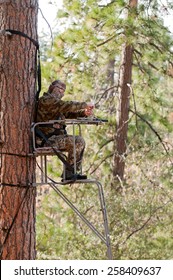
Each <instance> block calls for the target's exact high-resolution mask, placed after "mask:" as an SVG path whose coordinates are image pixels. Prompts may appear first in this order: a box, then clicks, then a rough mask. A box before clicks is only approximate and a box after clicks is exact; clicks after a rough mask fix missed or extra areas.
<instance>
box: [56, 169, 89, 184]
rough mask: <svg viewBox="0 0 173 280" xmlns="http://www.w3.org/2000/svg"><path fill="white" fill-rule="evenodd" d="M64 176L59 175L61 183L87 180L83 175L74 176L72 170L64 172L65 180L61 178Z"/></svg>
mask: <svg viewBox="0 0 173 280" xmlns="http://www.w3.org/2000/svg"><path fill="white" fill-rule="evenodd" d="M63 175H64V174H62V175H61V178H62V180H61V181H62V182H64V181H76V180H86V179H87V176H86V175H84V174H78V173H76V174H74V171H72V170H68V169H66V170H65V178H64V176H63Z"/></svg>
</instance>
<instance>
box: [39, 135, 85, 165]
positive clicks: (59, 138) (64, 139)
mask: <svg viewBox="0 0 173 280" xmlns="http://www.w3.org/2000/svg"><path fill="white" fill-rule="evenodd" d="M74 137H75V147H76V166H77V169H80V165H81V162H82V157H83V152H84V149H85V141H84V139H83V138H82V137H81V136H74ZM49 142H50V144H51V145H52V146H53V147H55V148H58V150H60V151H63V152H67V153H68V156H67V162H68V163H69V164H70V165H74V138H73V136H72V135H53V136H51V137H50V138H49ZM44 146H49V145H48V144H45V145H44Z"/></svg>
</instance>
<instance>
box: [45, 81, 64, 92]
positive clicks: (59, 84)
mask: <svg viewBox="0 0 173 280" xmlns="http://www.w3.org/2000/svg"><path fill="white" fill-rule="evenodd" d="M55 87H57V88H60V89H63V90H64V91H65V89H66V85H65V84H64V83H63V82H61V81H60V80H55V81H54V82H52V83H51V84H50V86H49V89H48V91H49V92H50V93H51V92H52V91H53V89H54V88H55Z"/></svg>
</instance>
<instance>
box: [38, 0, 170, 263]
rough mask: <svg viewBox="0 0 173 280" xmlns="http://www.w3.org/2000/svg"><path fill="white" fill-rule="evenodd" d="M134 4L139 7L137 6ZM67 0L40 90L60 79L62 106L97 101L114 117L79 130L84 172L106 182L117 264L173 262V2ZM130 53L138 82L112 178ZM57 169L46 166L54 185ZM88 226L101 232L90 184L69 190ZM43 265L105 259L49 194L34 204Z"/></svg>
mask: <svg viewBox="0 0 173 280" xmlns="http://www.w3.org/2000/svg"><path fill="white" fill-rule="evenodd" d="M131 2H133V1H131ZM134 2H135V3H136V6H135V7H133V8H130V6H129V1H123V0H117V1H113V0H112V1H94V0H86V1H82V0H72V1H68V0H64V1H63V6H62V9H60V10H58V12H57V24H56V28H55V30H54V31H53V41H52V39H51V38H50V40H48V39H47V38H48V34H44V33H43V32H41V33H40V34H39V35H40V44H41V51H42V53H41V54H42V56H41V58H42V83H43V91H42V92H44V91H46V90H47V87H48V85H49V83H50V82H51V81H53V80H54V79H57V78H60V79H61V80H63V81H66V83H67V90H66V95H65V97H64V99H66V100H79V101H83V100H85V101H88V102H94V104H95V106H96V109H95V115H96V116H98V117H101V118H104V119H108V123H107V124H105V125H102V126H99V127H92V126H90V127H87V126H86V127H83V129H82V132H83V136H84V138H85V140H86V144H87V148H86V152H85V157H84V165H83V170H84V172H87V173H88V176H89V177H92V178H95V179H97V180H99V181H101V183H102V184H103V187H104V192H105V197H106V205H107V211H108V218H109V227H110V233H111V243H112V251H113V258H114V259H172V258H173V227H172V220H173V203H172V202H173V199H172V197H173V196H172V194H173V188H172V183H173V177H172V175H173V167H172V153H173V141H172V135H173V129H172V125H173V110H172V102H171V100H172V96H173V90H172V86H173V81H172V77H173V63H172V58H173V49H172V45H173V36H172V33H171V32H170V30H169V29H168V28H167V27H165V26H164V20H163V18H164V17H166V15H168V14H169V13H170V12H172V10H173V4H172V3H171V1H166V2H164V4H163V1H155V0H153V1H149V0H145V1H142V0H141V1H134ZM125 46H131V49H132V52H133V59H132V65H131V66H129V67H131V70H132V79H131V83H129V84H128V90H129V95H128V98H129V108H127V109H128V113H129V114H128V121H127V122H126V123H127V124H128V125H127V137H126V136H125V140H124V141H125V153H124V154H122V155H121V159H122V160H123V162H124V164H125V169H124V170H123V175H122V176H119V175H118V174H117V173H116V163H117V161H116V158H117V135H118V129H117V127H118V121H119V115H120V107H119V106H120V99H121V90H120V85H121V83H120V79H121V75H122V73H121V70H122V65H123V64H122V57H124V50H125ZM61 171H62V170H61V165H60V164H59V161H58V160H57V159H56V157H55V158H53V160H52V158H51V159H50V162H49V174H50V176H51V177H52V178H54V179H57V176H60V174H61ZM65 192H66V194H67V195H68V196H69V197H70V199H71V201H73V202H74V203H75V204H76V205H77V206H78V207H79V209H80V210H81V211H82V212H83V213H85V215H86V216H87V218H88V219H89V220H90V221H91V222H93V223H94V224H96V225H97V227H98V229H99V230H100V231H102V230H103V228H102V217H101V213H100V210H99V201H98V199H97V194H96V191H95V188H93V186H88V185H87V186H85V187H84V186H79V185H73V186H70V187H65ZM37 258H38V259H105V258H106V248H105V245H104V244H102V243H101V241H100V240H98V239H97V237H96V236H94V235H93V234H92V233H91V232H90V230H89V229H88V228H87V227H86V226H85V225H84V224H83V222H82V221H80V220H79V219H78V218H77V217H76V216H75V214H74V213H73V212H72V210H70V209H69V208H68V206H66V205H65V204H64V203H63V202H62V201H61V200H60V198H59V197H58V196H57V195H56V194H55V193H54V192H53V191H52V190H51V189H45V188H40V189H39V190H38V196H37Z"/></svg>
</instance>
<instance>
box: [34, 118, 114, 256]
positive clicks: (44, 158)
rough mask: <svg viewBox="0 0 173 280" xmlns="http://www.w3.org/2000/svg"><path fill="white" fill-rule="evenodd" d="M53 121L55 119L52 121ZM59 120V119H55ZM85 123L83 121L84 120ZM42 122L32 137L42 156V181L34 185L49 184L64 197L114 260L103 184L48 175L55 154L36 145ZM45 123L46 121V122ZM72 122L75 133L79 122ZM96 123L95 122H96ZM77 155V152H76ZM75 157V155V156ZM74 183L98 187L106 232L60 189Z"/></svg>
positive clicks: (89, 180)
mask: <svg viewBox="0 0 173 280" xmlns="http://www.w3.org/2000/svg"><path fill="white" fill-rule="evenodd" d="M51 122H53V121H51ZM54 122H57V121H54ZM82 123H83V122H82ZM39 124H40V123H36V124H34V125H33V126H32V134H33V135H32V137H33V154H34V156H36V157H37V156H40V165H41V167H40V171H41V180H40V182H35V183H33V186H42V185H49V186H50V187H52V188H53V189H54V191H55V192H56V193H57V194H58V195H59V196H60V197H61V198H62V199H63V201H64V202H65V203H66V204H67V205H68V206H69V207H70V208H71V209H72V210H73V211H74V212H75V213H76V215H77V216H78V217H79V218H80V219H81V220H82V221H83V222H84V223H85V224H86V225H87V226H88V227H89V228H90V229H91V230H92V231H93V232H94V233H95V235H96V236H97V237H98V238H99V239H100V240H101V241H102V242H103V243H104V244H105V245H106V247H107V258H108V259H109V260H112V259H113V258H112V250H111V241H110V233H109V227H108V218H107V211H106V204H105V198H104V192H103V187H102V184H101V183H100V182H99V181H97V180H95V179H85V180H76V181H68V180H67V181H63V182H61V181H60V182H56V181H54V180H52V179H51V178H50V177H48V175H47V156H49V155H55V154H54V153H53V151H52V150H51V148H37V147H36V145H35V127H36V126H37V125H39ZM44 124H45V123H44ZM70 124H72V125H73V135H74V133H75V129H74V125H75V124H78V125H79V123H78V122H77V123H76V120H74V121H72V120H70ZM94 124H95V123H94ZM75 152H76V151H75V141H74V153H75ZM74 155H75V154H74ZM74 159H75V156H74ZM64 168H65V167H64ZM75 168H76V165H75V164H74V169H75ZM68 184H70V185H72V184H93V185H95V186H96V187H97V189H98V196H99V200H100V207H101V211H102V216H103V227H104V234H102V233H101V232H99V231H98V230H97V229H96V227H95V226H94V225H93V224H92V223H91V222H90V221H89V220H88V219H87V218H86V217H85V216H84V215H83V214H82V213H81V212H80V211H79V210H78V209H77V207H76V206H75V205H74V204H73V203H72V202H71V201H70V200H69V199H68V197H67V196H66V195H65V194H64V193H63V192H62V190H61V189H60V186H63V185H68Z"/></svg>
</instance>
